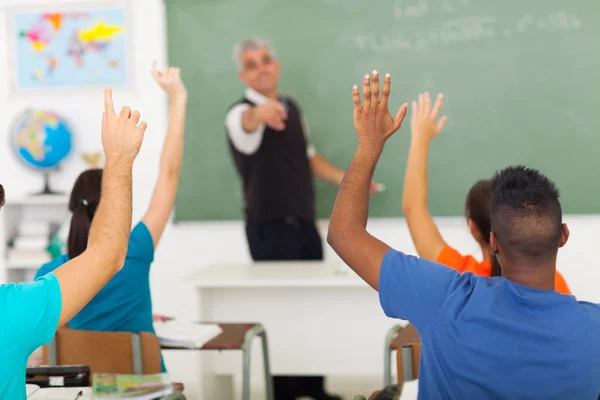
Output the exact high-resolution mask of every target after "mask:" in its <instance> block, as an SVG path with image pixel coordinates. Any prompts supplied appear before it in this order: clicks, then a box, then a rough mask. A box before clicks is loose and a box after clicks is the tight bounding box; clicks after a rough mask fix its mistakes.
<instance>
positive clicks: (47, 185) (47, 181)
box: [32, 172, 64, 196]
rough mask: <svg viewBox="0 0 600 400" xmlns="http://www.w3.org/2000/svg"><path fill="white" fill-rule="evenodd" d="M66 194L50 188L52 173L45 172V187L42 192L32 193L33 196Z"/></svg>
mask: <svg viewBox="0 0 600 400" xmlns="http://www.w3.org/2000/svg"><path fill="white" fill-rule="evenodd" d="M61 194H64V193H63V192H56V191H54V190H52V189H51V188H50V174H49V173H47V172H44V189H43V190H42V191H41V192H37V193H32V195H33V196H56V195H61Z"/></svg>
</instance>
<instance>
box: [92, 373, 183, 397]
mask: <svg viewBox="0 0 600 400" xmlns="http://www.w3.org/2000/svg"><path fill="white" fill-rule="evenodd" d="M92 377H93V378H92V379H93V382H94V383H93V385H92V394H93V398H94V400H96V399H97V400H103V399H106V400H108V399H111V400H116V399H130V400H134V399H135V400H154V399H159V398H161V397H163V396H167V395H170V394H172V393H173V384H172V383H171V382H170V381H169V377H168V375H167V374H148V375H122V374H93V375H92Z"/></svg>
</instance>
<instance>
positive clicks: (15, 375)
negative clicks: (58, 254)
mask: <svg viewBox="0 0 600 400" xmlns="http://www.w3.org/2000/svg"><path fill="white" fill-rule="evenodd" d="M61 308H62V297H61V293H60V285H59V283H58V279H57V278H56V275H54V274H53V273H50V274H47V275H45V276H43V277H41V278H39V279H36V280H35V281H34V282H30V283H10V284H7V285H0V315H1V316H2V318H0V343H2V344H1V345H0V399H24V398H25V397H26V396H27V395H26V393H25V371H26V368H27V359H28V358H29V356H30V355H31V353H33V352H34V351H35V350H36V349H37V348H38V347H40V346H43V345H45V344H48V343H50V342H51V341H52V338H53V337H54V333H55V332H56V328H57V326H58V320H59V318H60V311H61Z"/></svg>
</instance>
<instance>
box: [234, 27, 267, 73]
mask: <svg viewBox="0 0 600 400" xmlns="http://www.w3.org/2000/svg"><path fill="white" fill-rule="evenodd" d="M258 49H267V50H268V51H269V54H271V56H272V57H275V51H273V47H272V46H271V42H270V41H269V40H268V39H266V38H264V37H262V36H251V37H249V38H246V39H244V40H242V41H241V42H239V43H238V44H236V45H235V46H233V62H235V64H236V65H237V69H238V72H240V71H242V70H243V69H244V63H243V61H242V54H244V52H245V51H248V50H258Z"/></svg>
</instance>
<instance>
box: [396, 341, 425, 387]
mask: <svg viewBox="0 0 600 400" xmlns="http://www.w3.org/2000/svg"><path fill="white" fill-rule="evenodd" d="M420 361H421V343H406V344H403V345H402V351H401V352H398V353H397V356H396V366H397V368H398V383H404V382H408V381H412V380H414V379H419V364H420Z"/></svg>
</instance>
